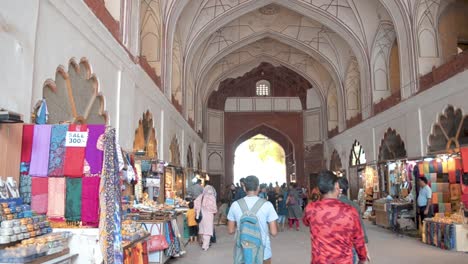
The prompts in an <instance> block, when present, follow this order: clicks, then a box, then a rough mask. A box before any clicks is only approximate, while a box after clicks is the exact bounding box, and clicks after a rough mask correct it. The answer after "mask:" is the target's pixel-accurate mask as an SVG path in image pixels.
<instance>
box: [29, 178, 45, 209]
mask: <svg viewBox="0 0 468 264" xmlns="http://www.w3.org/2000/svg"><path fill="white" fill-rule="evenodd" d="M48 186H49V183H48V179H47V178H42V177H32V179H31V209H32V210H33V211H35V212H36V213H38V214H45V213H47V200H48V198H47V197H48Z"/></svg>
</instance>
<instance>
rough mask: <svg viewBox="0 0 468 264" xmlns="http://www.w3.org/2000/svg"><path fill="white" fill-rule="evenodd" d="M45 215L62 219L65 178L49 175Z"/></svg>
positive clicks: (54, 218) (63, 213) (53, 218)
mask: <svg viewBox="0 0 468 264" xmlns="http://www.w3.org/2000/svg"><path fill="white" fill-rule="evenodd" d="M47 216H48V217H49V218H50V219H52V220H59V221H62V220H63V219H64V216H65V178H63V177H62V178H55V177H49V199H48V209H47Z"/></svg>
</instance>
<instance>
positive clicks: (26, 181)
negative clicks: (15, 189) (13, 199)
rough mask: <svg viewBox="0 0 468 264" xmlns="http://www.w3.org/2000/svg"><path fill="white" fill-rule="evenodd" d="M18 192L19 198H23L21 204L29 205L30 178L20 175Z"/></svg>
mask: <svg viewBox="0 0 468 264" xmlns="http://www.w3.org/2000/svg"><path fill="white" fill-rule="evenodd" d="M19 192H20V197H22V198H23V202H24V203H25V204H31V176H29V175H20V185H19Z"/></svg>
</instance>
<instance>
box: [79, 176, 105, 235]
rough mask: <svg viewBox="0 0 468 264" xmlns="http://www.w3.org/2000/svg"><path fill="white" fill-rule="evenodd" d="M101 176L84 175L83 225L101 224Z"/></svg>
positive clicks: (82, 191) (82, 194) (94, 225)
mask: <svg viewBox="0 0 468 264" xmlns="http://www.w3.org/2000/svg"><path fill="white" fill-rule="evenodd" d="M100 181H101V179H100V178H99V177H83V187H82V190H81V197H82V204H81V221H82V222H83V225H86V226H93V227H97V226H98V225H99V183H100Z"/></svg>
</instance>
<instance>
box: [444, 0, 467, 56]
mask: <svg viewBox="0 0 468 264" xmlns="http://www.w3.org/2000/svg"><path fill="white" fill-rule="evenodd" d="M467 14H468V1H467V0H455V1H452V2H451V3H450V4H449V5H448V6H447V7H445V9H443V11H442V13H441V14H440V16H439V19H438V22H439V24H438V33H439V43H440V50H441V56H442V62H448V61H450V60H451V59H452V58H453V57H454V56H456V55H457V54H459V53H460V52H463V51H464V50H468V26H467V25H468V16H467Z"/></svg>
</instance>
